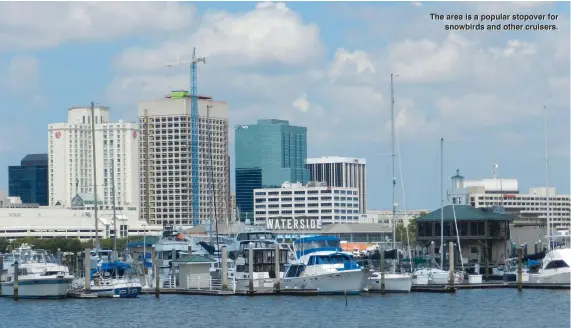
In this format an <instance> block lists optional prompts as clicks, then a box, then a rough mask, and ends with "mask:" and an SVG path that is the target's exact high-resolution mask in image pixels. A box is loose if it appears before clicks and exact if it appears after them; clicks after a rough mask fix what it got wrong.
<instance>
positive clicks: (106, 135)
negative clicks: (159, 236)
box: [48, 107, 139, 210]
mask: <svg viewBox="0 0 571 328" xmlns="http://www.w3.org/2000/svg"><path fill="white" fill-rule="evenodd" d="M93 111H94V118H95V122H94V123H95V124H94V127H95V152H96V157H95V159H96V161H97V162H96V167H97V172H96V173H97V181H96V185H97V198H98V203H99V204H100V208H101V209H112V208H113V197H112V195H113V194H112V190H113V184H112V182H114V186H115V203H116V206H117V208H119V209H121V208H123V207H125V209H127V208H129V209H130V210H134V209H136V208H137V206H138V203H139V125H138V124H137V123H125V122H122V121H119V122H118V123H110V122H109V108H107V107H95V108H94V110H93ZM91 117H92V112H91V108H89V107H73V108H70V109H68V111H67V123H53V124H50V125H48V149H49V152H48V160H49V162H48V165H49V177H48V178H49V205H50V206H55V205H62V206H64V207H71V200H72V198H74V197H75V196H76V195H77V194H90V195H93V185H94V183H93V151H92V138H91V136H92V132H91V127H92V126H91V123H92V122H91ZM112 175H114V176H113V177H112Z"/></svg>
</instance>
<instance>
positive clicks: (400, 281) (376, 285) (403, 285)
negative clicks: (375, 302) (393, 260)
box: [365, 272, 412, 293]
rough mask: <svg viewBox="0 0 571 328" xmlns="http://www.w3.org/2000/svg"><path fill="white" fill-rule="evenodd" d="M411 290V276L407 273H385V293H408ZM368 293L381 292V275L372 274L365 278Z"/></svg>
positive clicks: (378, 273)
mask: <svg viewBox="0 0 571 328" xmlns="http://www.w3.org/2000/svg"><path fill="white" fill-rule="evenodd" d="M411 288H412V275H410V274H408V273H396V274H395V273H385V292H387V293H410V289H411ZM365 289H367V290H368V291H380V290H381V273H380V272H373V273H372V275H371V277H369V278H367V282H366V287H365Z"/></svg>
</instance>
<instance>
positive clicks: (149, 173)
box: [138, 91, 231, 225]
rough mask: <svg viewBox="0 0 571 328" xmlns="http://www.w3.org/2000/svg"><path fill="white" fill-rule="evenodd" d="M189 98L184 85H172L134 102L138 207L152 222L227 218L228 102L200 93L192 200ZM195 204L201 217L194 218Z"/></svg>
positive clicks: (185, 221)
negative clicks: (154, 97)
mask: <svg viewBox="0 0 571 328" xmlns="http://www.w3.org/2000/svg"><path fill="white" fill-rule="evenodd" d="M190 102H191V98H190V97H189V93H188V91H173V92H171V94H170V95H168V96H166V97H165V98H163V99H158V100H152V101H143V102H140V103H139V105H138V107H139V109H138V110H139V122H140V125H141V135H142V137H141V148H140V154H141V157H140V167H141V181H140V186H141V187H140V188H141V199H140V202H141V213H142V217H143V218H144V219H146V220H148V221H149V222H150V223H152V224H164V223H170V224H180V225H191V224H198V223H201V222H204V221H206V220H209V219H210V218H213V219H215V220H218V221H226V220H228V219H229V218H230V214H229V213H230V206H231V205H230V201H229V199H230V193H229V190H230V181H229V174H228V172H229V165H230V161H229V156H228V104H227V103H226V102H222V101H214V100H212V99H211V98H209V97H201V96H199V98H198V112H199V118H200V119H199V126H198V137H199V139H198V140H199V148H198V179H199V186H198V190H199V203H198V204H192V185H191V183H192V179H191V177H192V165H191V164H192V162H191V155H192V154H191V132H192V130H191V121H190ZM209 127H210V128H211V130H210V131H211V137H212V139H211V140H212V145H211V146H212V147H210V143H209V140H210V139H209V134H208V132H209ZM210 149H212V153H210ZM210 155H212V166H210ZM210 168H212V171H211V170H210ZM211 173H212V179H211V178H210V177H211ZM193 205H194V206H193ZM193 208H194V209H197V210H198V211H197V213H198V220H199V222H193Z"/></svg>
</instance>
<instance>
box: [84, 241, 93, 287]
mask: <svg viewBox="0 0 571 328" xmlns="http://www.w3.org/2000/svg"><path fill="white" fill-rule="evenodd" d="M83 267H84V270H85V278H84V279H85V285H84V289H85V293H89V291H90V290H91V277H90V276H91V274H90V273H91V248H86V249H85V253H84V258H83Z"/></svg>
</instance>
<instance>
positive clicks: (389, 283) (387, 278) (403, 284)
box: [365, 74, 412, 293]
mask: <svg viewBox="0 0 571 328" xmlns="http://www.w3.org/2000/svg"><path fill="white" fill-rule="evenodd" d="M394 104H395V101H394V92H393V74H391V118H392V120H391V151H392V156H391V157H392V172H393V177H392V181H391V184H392V195H393V198H392V234H393V238H392V244H393V247H392V248H393V253H394V257H393V258H394V263H393V265H392V273H385V274H384V291H385V292H395V293H399V292H400V293H408V292H410V289H411V287H412V276H411V275H410V274H408V273H397V272H396V271H395V270H396V266H397V263H398V257H399V251H398V250H397V248H396V240H395V238H396V216H395V214H396V209H397V203H396V202H395V188H396V177H395V157H396V154H395V133H396V131H395V121H394V120H395V107H394ZM399 160H400V159H399ZM401 178H402V170H401ZM401 180H402V179H401ZM403 200H404V188H403ZM405 211H406V210H405ZM406 234H407V239H408V229H407V233H406ZM408 244H409V245H410V241H409V242H408ZM378 250H379V256H380V252H381V251H382V252H385V251H384V250H381V248H380V247H379V248H378ZM384 255H386V252H385V254H384ZM409 256H410V254H409ZM384 258H386V257H384ZM365 285H366V287H365V288H366V289H368V290H371V291H377V290H381V272H372V273H371V276H370V277H368V278H367V279H366V282H365Z"/></svg>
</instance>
